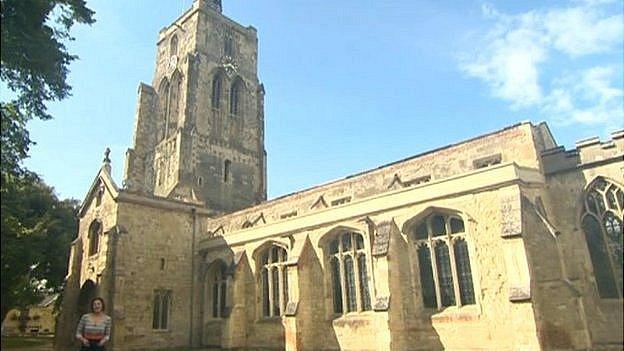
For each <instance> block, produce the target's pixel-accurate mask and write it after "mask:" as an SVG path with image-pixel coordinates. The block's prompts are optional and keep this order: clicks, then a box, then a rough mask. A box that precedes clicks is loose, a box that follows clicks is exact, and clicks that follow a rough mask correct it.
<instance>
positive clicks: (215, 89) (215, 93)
mask: <svg viewBox="0 0 624 351" xmlns="http://www.w3.org/2000/svg"><path fill="white" fill-rule="evenodd" d="M222 83H223V78H222V77H221V75H220V74H217V75H215V76H214V78H213V79H212V108H217V109H218V108H219V105H220V103H221V87H222V85H223V84H222Z"/></svg>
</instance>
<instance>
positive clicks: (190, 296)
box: [55, 0, 624, 351]
mask: <svg viewBox="0 0 624 351" xmlns="http://www.w3.org/2000/svg"><path fill="white" fill-rule="evenodd" d="M257 58H258V39H257V31H256V29H255V28H254V27H251V26H248V27H245V26H242V25H240V24H238V23H236V22H234V21H233V20H231V19H229V18H227V17H226V16H224V15H223V14H222V9H221V1H220V0H195V1H194V2H193V4H192V6H191V8H190V9H188V10H187V11H186V12H185V13H183V14H182V15H181V16H180V17H179V18H178V19H176V20H175V21H174V22H173V23H172V24H171V25H169V26H168V27H166V28H164V29H162V30H161V31H160V33H159V36H158V43H157V57H156V70H155V73H154V79H153V82H152V85H148V84H144V83H142V84H140V85H139V88H138V102H137V110H136V117H135V124H134V140H133V145H132V147H131V148H130V149H128V151H127V153H126V160H125V171H124V180H123V184H117V183H116V182H115V181H114V180H113V179H112V177H111V167H112V166H111V161H110V159H109V157H108V155H106V157H105V158H104V160H103V164H102V167H101V169H100V170H99V172H98V173H97V175H96V177H95V178H94V181H93V183H92V185H91V187H90V189H89V191H88V194H87V196H86V198H85V199H84V201H83V203H82V206H81V208H80V210H79V214H78V219H79V229H78V233H77V236H76V239H75V241H74V242H73V243H72V246H71V253H70V262H69V268H68V273H67V280H66V287H65V290H64V293H63V300H62V303H61V312H60V315H59V317H58V323H57V332H56V343H55V349H56V350H59V351H60V350H73V349H74V346H73V345H74V344H73V340H74V336H73V335H74V332H75V328H76V324H77V321H78V318H79V316H80V315H81V314H82V313H85V312H87V311H88V310H89V301H90V300H91V299H92V298H93V297H95V296H101V297H103V298H104V300H105V302H106V311H107V313H108V314H110V315H111V316H112V319H113V328H112V335H111V341H110V344H109V345H108V349H109V350H114V351H126V350H128V351H129V350H156V349H163V348H178V349H191V348H211V349H236V350H499V351H500V350H581V349H582V350H589V349H591V350H621V349H622V344H623V340H624V339H623V332H622V329H623V325H622V324H623V322H622V321H623V298H622V294H623V283H622V279H623V272H622V258H623V252H622V249H623V248H622V217H623V214H624V185H623V183H624V181H623V176H622V175H623V174H624V161H623V157H624V131H616V132H614V133H612V134H611V139H610V140H607V141H601V140H599V139H598V138H589V139H585V140H582V141H579V142H577V143H576V147H575V149H573V150H565V149H564V148H563V147H562V146H558V145H557V143H556V142H555V139H554V137H553V135H552V134H551V132H550V130H549V128H548V126H547V125H546V124H545V123H537V124H534V123H531V122H521V123H518V124H516V125H512V126H508V127H506V128H504V129H501V130H497V131H493V132H490V133H487V134H484V135H480V136H476V137H474V138H472V139H470V140H465V141H460V142H457V143H456V144H453V145H448V146H444V147H440V148H438V149H436V150H431V151H429V152H425V153H421V154H418V155H414V156H412V157H409V158H406V159H403V160H399V161H396V162H394V163H391V164H387V165H383V166H380V167H378V168H375V169H371V170H368V171H365V172H362V173H359V174H354V175H350V176H347V177H346V178H344V179H341V180H338V181H333V182H329V183H325V184H322V185H318V186H315V187H312V188H309V189H304V190H301V191H298V192H295V193H292V194H289V195H285V196H282V197H279V198H275V199H271V200H267V198H266V193H267V189H266V177H267V175H266V157H267V155H266V151H265V148H264V119H265V116H264V112H263V111H264V106H263V104H264V87H263V85H262V83H261V82H260V81H259V79H258V74H257V64H258V62H257Z"/></svg>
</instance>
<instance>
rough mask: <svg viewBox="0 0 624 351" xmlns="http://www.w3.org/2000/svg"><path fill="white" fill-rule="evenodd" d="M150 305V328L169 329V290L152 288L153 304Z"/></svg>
mask: <svg viewBox="0 0 624 351" xmlns="http://www.w3.org/2000/svg"><path fill="white" fill-rule="evenodd" d="M152 307H153V309H152V329H157V330H165V329H169V315H170V314H171V290H154V305H153V306H152Z"/></svg>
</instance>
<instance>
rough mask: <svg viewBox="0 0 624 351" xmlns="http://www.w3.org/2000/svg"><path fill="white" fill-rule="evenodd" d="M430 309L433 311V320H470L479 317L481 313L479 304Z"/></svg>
mask: <svg viewBox="0 0 624 351" xmlns="http://www.w3.org/2000/svg"><path fill="white" fill-rule="evenodd" d="M428 310H430V311H431V314H430V318H431V321H432V322H456V321H459V322H461V321H465V322H468V321H474V320H477V319H479V316H480V315H481V310H480V308H479V306H478V305H467V306H460V307H457V306H449V307H446V308H444V309H442V310H432V309H428Z"/></svg>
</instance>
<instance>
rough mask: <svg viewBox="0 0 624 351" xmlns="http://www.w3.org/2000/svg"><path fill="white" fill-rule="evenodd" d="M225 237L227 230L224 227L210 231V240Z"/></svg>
mask: <svg viewBox="0 0 624 351" xmlns="http://www.w3.org/2000/svg"><path fill="white" fill-rule="evenodd" d="M224 235H225V229H223V226H222V225H220V226H219V227H218V228H217V229H215V230H209V231H208V237H209V238H214V237H217V236H224Z"/></svg>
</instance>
